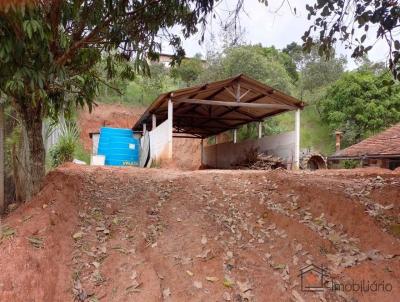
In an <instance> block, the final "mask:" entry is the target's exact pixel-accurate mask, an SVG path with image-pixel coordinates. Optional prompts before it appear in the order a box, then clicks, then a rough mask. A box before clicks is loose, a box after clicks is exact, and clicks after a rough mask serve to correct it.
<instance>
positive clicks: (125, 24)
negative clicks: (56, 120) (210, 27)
mask: <svg viewBox="0 0 400 302" xmlns="http://www.w3.org/2000/svg"><path fill="white" fill-rule="evenodd" d="M213 7H214V1H213V0H209V1H194V0H183V1H174V0H166V1H159V0H148V1H142V0H137V1H124V0H113V1H105V0H99V1H82V0H71V1H65V0H52V1H35V2H34V5H27V6H23V7H18V6H14V7H11V8H9V9H7V10H2V11H1V12H0V70H1V74H0V92H2V93H4V94H5V95H6V96H8V97H10V98H11V99H12V104H13V106H14V108H15V109H16V111H17V112H18V114H19V116H20V118H21V120H22V128H23V138H24V140H25V141H26V142H27V144H26V146H27V152H26V155H27V156H26V168H27V169H26V176H27V177H26V179H27V181H26V182H25V185H26V188H25V190H26V191H27V193H28V194H27V197H28V198H29V197H30V196H32V194H34V193H36V192H37V191H38V189H39V187H40V183H41V180H42V178H43V176H44V174H45V150H44V146H43V139H42V121H43V118H44V117H45V116H48V115H53V116H57V114H58V112H59V111H61V110H63V108H66V107H67V108H68V107H69V106H68V105H69V104H71V103H73V104H76V105H80V106H84V105H85V104H87V105H88V106H89V108H91V106H92V105H93V99H94V97H95V95H96V93H97V91H98V87H99V84H100V83H102V82H103V83H104V82H105V81H104V79H102V77H101V74H100V73H99V72H98V70H96V68H95V66H96V65H97V64H98V63H99V62H100V60H101V59H102V58H104V59H105V61H106V74H107V77H108V78H113V77H116V76H121V77H123V78H130V79H132V78H133V76H134V75H135V73H144V74H147V73H148V71H149V70H148V65H147V63H146V60H147V59H150V60H153V59H156V58H157V54H158V52H159V50H160V44H159V42H157V37H158V34H159V33H160V32H165V31H168V29H170V28H172V27H173V26H180V27H181V28H182V33H183V36H184V37H188V36H190V35H192V34H194V33H195V32H197V25H198V24H199V23H202V24H203V25H204V24H205V23H206V16H207V15H208V14H209V13H210V12H211V11H212V10H213ZM166 36H167V37H168V39H169V41H168V42H169V44H170V45H172V46H173V47H174V49H175V59H176V61H179V58H181V57H183V56H184V51H183V49H182V47H181V39H180V38H179V37H178V36H177V35H175V34H172V33H170V34H169V35H166ZM131 58H133V64H128V62H131ZM116 62H119V63H123V62H126V63H127V64H124V67H123V68H121V69H117V68H116Z"/></svg>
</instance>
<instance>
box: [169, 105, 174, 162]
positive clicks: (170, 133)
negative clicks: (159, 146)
mask: <svg viewBox="0 0 400 302" xmlns="http://www.w3.org/2000/svg"><path fill="white" fill-rule="evenodd" d="M173 115H174V104H173V103H172V100H171V99H169V100H168V159H172V137H173Z"/></svg>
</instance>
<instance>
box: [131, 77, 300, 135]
mask: <svg viewBox="0 0 400 302" xmlns="http://www.w3.org/2000/svg"><path fill="white" fill-rule="evenodd" d="M237 94H240V95H241V99H240V102H241V103H253V104H272V105H273V104H275V105H276V108H260V107H259V106H257V107H256V106H254V107H251V108H250V107H232V106H229V105H227V106H223V105H221V106H214V105H212V106H211V105H210V104H193V103H184V102H182V100H192V101H199V100H200V101H201V100H204V101H207V102H208V103H210V101H216V102H236V101H237V98H236V97H235V96H236V95H237ZM169 99H171V100H172V101H173V102H175V103H174V117H173V126H174V129H175V132H176V133H185V134H190V135H194V136H198V137H209V136H212V135H215V134H218V133H221V132H224V131H227V130H229V129H235V128H237V127H238V126H240V125H243V124H247V123H249V122H254V121H261V120H263V119H265V118H267V117H269V116H273V115H276V114H279V113H283V112H286V111H290V110H294V109H298V108H300V109H302V108H303V107H304V106H305V103H304V102H302V101H300V100H298V99H296V98H294V97H291V96H289V95H287V94H285V93H283V92H281V91H279V90H277V89H275V88H272V87H269V86H267V85H265V84H263V83H261V82H259V81H256V80H254V79H251V78H249V77H247V76H245V75H243V74H240V75H238V76H235V77H232V78H229V79H226V80H222V81H217V82H212V83H207V84H204V85H199V86H194V87H189V88H184V89H178V90H175V91H171V92H167V93H163V94H161V95H159V96H158V98H157V99H156V100H155V101H154V102H153V103H152V104H151V105H150V106H149V107H148V108H147V110H146V111H145V112H144V114H143V115H142V116H141V117H140V119H139V120H138V121H137V123H136V124H135V125H134V126H133V128H132V129H133V130H141V129H142V127H143V124H146V125H147V126H148V127H150V126H151V119H152V117H151V116H152V114H155V115H156V117H157V124H159V123H161V122H163V121H165V120H166V119H167V117H168V116H167V115H168V100H169Z"/></svg>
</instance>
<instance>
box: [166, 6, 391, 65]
mask: <svg viewBox="0 0 400 302" xmlns="http://www.w3.org/2000/svg"><path fill="white" fill-rule="evenodd" d="M314 1H316V0H285V2H284V4H283V5H282V7H280V6H281V4H282V0H269V1H268V2H269V5H268V7H266V6H265V5H264V4H262V3H260V2H259V1H258V0H245V1H244V2H245V13H241V15H240V23H241V26H242V28H243V29H244V30H245V36H244V40H245V42H247V43H251V44H258V43H261V44H262V45H263V46H272V45H274V46H275V47H276V48H278V49H282V48H284V47H285V46H286V45H287V44H289V43H291V42H293V41H295V42H297V43H298V44H301V43H302V40H301V36H302V35H303V33H304V32H305V31H306V30H307V29H308V27H309V26H310V25H311V23H310V22H311V21H309V20H307V12H306V10H305V6H306V4H307V3H308V4H312V3H314ZM234 3H235V0H223V1H221V3H219V4H218V6H217V8H216V13H217V15H219V16H220V17H221V18H224V16H226V11H228V10H230V9H232V8H233V7H234ZM288 3H290V6H291V7H290V6H289V5H288ZM279 7H280V9H279V10H278V8H279ZM293 7H296V14H294V12H293ZM291 8H292V9H291ZM277 10H278V11H277ZM219 32H220V26H219V22H218V21H215V20H212V22H209V25H208V26H207V29H206V35H205V37H206V42H205V43H203V44H202V45H199V42H198V41H199V35H195V36H193V37H191V38H189V39H187V40H184V41H183V46H184V49H185V51H186V53H187V56H189V57H191V56H194V55H195V54H196V53H201V54H202V55H203V56H205V54H206V49H207V40H208V41H209V39H210V36H211V34H212V33H214V35H215V36H216V37H217V39H218V33H219ZM370 33H372V31H370ZM369 38H370V41H372V38H373V37H369ZM217 42H218V41H217ZM367 42H368V39H367ZM208 44H209V42H208ZM170 51H171V50H169V49H168V48H167V47H166V48H164V49H163V52H170ZM336 52H337V53H338V54H341V55H344V56H346V57H347V58H348V66H347V68H348V69H353V68H356V67H357V64H356V62H355V61H354V60H353V59H351V58H350V55H351V50H347V49H345V47H344V45H341V44H337V45H336ZM387 55H388V47H387V46H386V44H385V42H383V41H380V42H378V43H377V44H376V45H375V46H374V48H373V49H372V50H371V51H370V52H369V58H370V59H371V60H372V61H386V59H387Z"/></svg>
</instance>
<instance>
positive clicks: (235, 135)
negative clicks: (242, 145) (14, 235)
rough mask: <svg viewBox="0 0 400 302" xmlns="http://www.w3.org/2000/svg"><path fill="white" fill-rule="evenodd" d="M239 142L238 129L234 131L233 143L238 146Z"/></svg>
mask: <svg viewBox="0 0 400 302" xmlns="http://www.w3.org/2000/svg"><path fill="white" fill-rule="evenodd" d="M236 142H237V129H233V143H234V144H236Z"/></svg>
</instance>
